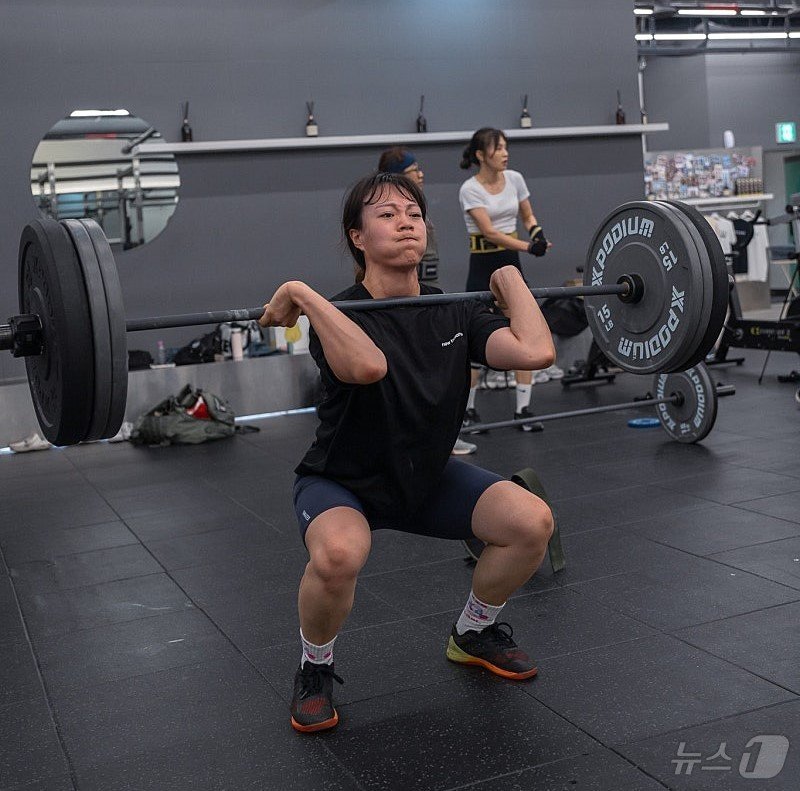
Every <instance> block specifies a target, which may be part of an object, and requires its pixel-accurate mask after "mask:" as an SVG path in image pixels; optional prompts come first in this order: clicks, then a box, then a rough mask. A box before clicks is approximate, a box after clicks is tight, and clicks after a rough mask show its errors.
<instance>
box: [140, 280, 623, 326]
mask: <svg viewBox="0 0 800 791" xmlns="http://www.w3.org/2000/svg"><path fill="white" fill-rule="evenodd" d="M636 289H637V286H636V285H635V284H634V283H633V281H632V280H631V281H628V280H625V281H624V282H622V283H614V284H609V285H607V286H552V287H546V288H532V289H531V293H532V294H533V296H534V297H536V299H548V298H550V297H572V296H585V295H586V294H593V295H597V294H617V295H619V296H620V297H624V298H627V297H630V298H631V299H636V293H637V291H636ZM495 299H496V297H495V296H494V294H493V293H492V292H491V291H463V292H456V293H450V294H421V295H420V296H418V297H389V298H386V299H372V300H363V299H344V300H339V301H335V302H331V305H333V306H334V307H336V308H339V310H358V311H371V310H386V309H387V308H419V307H427V306H429V305H447V304H450V303H452V302H468V301H469V302H486V303H490V304H491V303H493V302H494V301H495ZM263 315H264V307H263V305H262V306H261V307H258V308H238V309H236V308H234V309H232V310H217V311H210V312H208V313H182V314H177V315H175V316H152V317H151V318H142V319H130V320H128V321H127V322H126V323H125V329H126V330H127V331H128V332H142V331H144V330H161V329H167V328H168V327H190V326H195V325H199V324H222V323H223V322H228V321H250V320H258V319H260V318H261V317H262V316H263Z"/></svg>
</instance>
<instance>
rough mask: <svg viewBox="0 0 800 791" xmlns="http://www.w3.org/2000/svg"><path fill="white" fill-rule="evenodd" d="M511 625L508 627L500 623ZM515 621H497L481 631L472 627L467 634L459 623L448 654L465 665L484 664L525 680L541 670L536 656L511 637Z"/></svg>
mask: <svg viewBox="0 0 800 791" xmlns="http://www.w3.org/2000/svg"><path fill="white" fill-rule="evenodd" d="M503 626H506V627H508V631H506V630H505V629H501V628H500V627H503ZM513 634H514V630H513V629H512V628H511V624H508V623H503V622H501V623H494V624H492V625H491V626H487V627H486V628H485V629H483V630H482V631H480V632H476V631H475V630H474V629H469V630H468V631H466V632H464V634H459V633H458V632H457V631H456V627H455V624H454V625H453V630H452V632H451V633H450V640H449V641H448V643H447V658H448V659H449V660H450V661H451V662H458V663H459V664H462V665H480V666H481V667H485V668H486V669H487V670H490V671H491V672H492V673H494V674H495V675H498V676H502V677H503V678H513V679H515V680H517V681H521V680H523V679H526V678H533V676H535V675H536V673H537V672H538V671H537V669H536V665H535V664H534V663H533V660H532V659H531V658H530V657H529V656H528V655H527V654H526V653H525V652H524V651H523V650H522V649H520V648H517V644H516V643H515V642H514V641H513V640H512V639H511V636H512V635H513Z"/></svg>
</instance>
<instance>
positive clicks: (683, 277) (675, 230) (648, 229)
mask: <svg viewBox="0 0 800 791" xmlns="http://www.w3.org/2000/svg"><path fill="white" fill-rule="evenodd" d="M696 257H697V248H696V246H695V243H694V239H693V237H692V236H691V235H690V233H689V231H688V229H687V226H686V225H685V224H684V223H682V222H681V223H678V222H676V220H675V215H674V214H673V213H672V212H670V211H668V210H667V208H666V207H663V206H659V205H656V204H654V203H652V202H647V201H634V202H631V203H626V204H623V205H622V206H620V207H619V208H618V209H616V210H615V211H614V212H612V213H611V214H610V215H609V216H608V217H607V218H606V220H605V221H604V222H603V224H602V226H601V227H600V230H599V231H598V232H597V233H596V234H595V237H594V239H593V240H592V244H591V246H590V248H589V256H588V259H587V264H586V266H585V268H584V284H585V285H587V286H593V285H603V284H608V283H617V282H618V280H619V278H620V277H621V276H622V275H624V274H638V275H639V276H640V277H641V279H642V280H643V281H644V284H645V287H644V295H643V297H642V299H641V300H640V301H638V302H629V303H625V302H623V301H622V300H621V299H619V298H618V297H615V296H591V295H588V296H586V297H585V300H584V301H585V307H586V315H587V318H588V321H589V327H590V329H591V332H592V335H593V337H594V340H595V342H596V343H597V345H598V347H599V348H600V350H601V351H602V352H603V353H604V354H605V355H606V356H607V357H608V358H609V359H610V360H611V361H612V363H613V364H615V365H618V366H619V367H620V368H623V369H624V370H626V371H630V372H631V373H638V374H645V373H655V372H656V371H672V370H674V369H675V367H676V366H677V365H679V364H680V362H681V360H682V359H686V351H687V349H688V348H689V345H690V344H691V341H692V339H693V338H694V336H695V334H696V332H697V322H698V321H699V318H700V306H701V299H702V290H703V282H702V277H701V275H700V272H699V271H697V267H695V266H693V260H694V259H696Z"/></svg>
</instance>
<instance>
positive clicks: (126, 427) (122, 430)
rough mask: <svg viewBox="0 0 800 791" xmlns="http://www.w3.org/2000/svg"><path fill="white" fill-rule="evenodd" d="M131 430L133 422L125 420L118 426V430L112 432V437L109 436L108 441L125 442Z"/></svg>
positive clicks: (129, 436)
mask: <svg viewBox="0 0 800 791" xmlns="http://www.w3.org/2000/svg"><path fill="white" fill-rule="evenodd" d="M132 431H133V423H128V422H127V421H125V422H124V423H123V424H122V425H121V426H120V427H119V431H118V432H117V433H116V434H114V436H113V437H109V439H108V441H109V442H125V441H126V440H129V439H130V438H131V432H132Z"/></svg>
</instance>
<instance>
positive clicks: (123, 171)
mask: <svg viewBox="0 0 800 791" xmlns="http://www.w3.org/2000/svg"><path fill="white" fill-rule="evenodd" d="M160 139H161V135H160V133H159V132H158V131H156V130H155V129H154V128H153V127H152V126H150V125H149V124H148V123H147V122H146V121H143V120H142V119H141V118H137V117H136V116H134V115H131V114H130V113H129V112H128V110H124V109H113V110H75V111H73V112H72V113H71V114H70V115H69V116H68V117H67V118H64V119H62V120H61V121H58V122H57V123H56V124H55V125H54V126H53V127H52V128H51V129H50V131H49V132H47V134H46V135H45V136H44V137H43V139H42V141H41V142H40V143H39V145H38V146H37V148H36V151H35V152H34V155H33V162H32V165H31V193H32V195H33V199H34V201H35V202H36V205H37V207H38V208H39V210H40V211H41V212H42V213H43V214H45V215H46V216H48V217H52V218H53V219H56V220H63V219H79V218H89V219H92V220H95V221H96V222H97V223H98V224H99V225H100V227H101V228H102V229H103V231H104V232H105V234H106V236H107V237H108V239H109V241H110V242H111V244H112V245H119V247H120V248H121V249H123V250H129V249H131V248H133V247H139V246H141V245H143V244H146V243H147V242H149V241H151V240H152V239H154V238H155V237H156V236H158V234H159V233H161V231H162V230H164V228H165V227H166V225H167V222H168V221H169V218H170V217H171V216H172V214H173V212H174V211H175V208H176V206H177V204H178V188H179V187H180V177H179V175H178V165H177V163H176V161H175V157H174V156H173V155H172V154H148V153H133V151H134V147H135V146H136V145H138V144H139V143H142V142H144V141H145V140H160Z"/></svg>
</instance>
